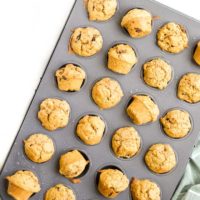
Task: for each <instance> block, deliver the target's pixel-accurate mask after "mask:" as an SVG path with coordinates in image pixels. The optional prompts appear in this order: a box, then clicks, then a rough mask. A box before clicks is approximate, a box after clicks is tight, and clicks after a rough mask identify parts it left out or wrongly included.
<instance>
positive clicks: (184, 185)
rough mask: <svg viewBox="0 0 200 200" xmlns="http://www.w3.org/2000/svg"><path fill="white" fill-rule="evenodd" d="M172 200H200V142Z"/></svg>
mask: <svg viewBox="0 0 200 200" xmlns="http://www.w3.org/2000/svg"><path fill="white" fill-rule="evenodd" d="M172 200H200V140H199V141H198V143H197V145H196V147H195V148H194V151H193V153H192V156H191V157H190V160H189V163H188V165H187V167H186V171H185V174H184V176H183V178H182V180H181V182H180V184H179V186H178V188H177V190H176V192H175V194H174V196H173V198H172Z"/></svg>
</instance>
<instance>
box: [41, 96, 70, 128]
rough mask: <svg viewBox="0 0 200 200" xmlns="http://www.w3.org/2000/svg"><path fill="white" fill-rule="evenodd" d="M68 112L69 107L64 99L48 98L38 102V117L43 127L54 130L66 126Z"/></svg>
mask: <svg viewBox="0 0 200 200" xmlns="http://www.w3.org/2000/svg"><path fill="white" fill-rule="evenodd" d="M69 114H70V107H69V104H68V103H67V102H66V101H64V100H59V99H50V98H49V99H45V100H44V101H43V102H42V103H41V104H40V110H39V112H38V119H39V120H40V121H41V123H42V126H43V127H44V128H46V129H47V130H49V131H54V130H56V129H58V128H63V127H65V126H67V124H68V121H69Z"/></svg>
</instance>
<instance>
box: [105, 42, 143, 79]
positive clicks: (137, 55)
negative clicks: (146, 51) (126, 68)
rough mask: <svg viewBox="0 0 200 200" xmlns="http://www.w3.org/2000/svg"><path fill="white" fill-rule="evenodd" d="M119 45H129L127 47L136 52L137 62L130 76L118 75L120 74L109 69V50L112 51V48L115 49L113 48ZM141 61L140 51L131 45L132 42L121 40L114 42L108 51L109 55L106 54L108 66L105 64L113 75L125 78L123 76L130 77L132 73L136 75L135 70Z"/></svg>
mask: <svg viewBox="0 0 200 200" xmlns="http://www.w3.org/2000/svg"><path fill="white" fill-rule="evenodd" d="M119 44H127V45H129V46H130V47H131V48H132V49H133V51H134V52H135V55H136V58H137V62H136V63H135V64H134V65H133V66H132V68H131V70H130V72H129V73H128V74H121V73H118V72H114V71H112V70H111V69H109V68H108V52H109V50H110V49H111V48H113V47H115V46H117V45H119ZM139 59H140V55H139V51H138V49H137V47H136V46H135V45H134V44H133V43H131V42H130V41H125V40H119V41H115V42H113V43H112V44H111V45H110V47H109V49H108V50H107V54H106V64H105V65H106V68H107V69H108V70H109V71H111V72H112V73H114V74H116V75H119V76H122V77H123V76H127V75H129V74H130V73H134V69H135V68H137V67H138V61H139Z"/></svg>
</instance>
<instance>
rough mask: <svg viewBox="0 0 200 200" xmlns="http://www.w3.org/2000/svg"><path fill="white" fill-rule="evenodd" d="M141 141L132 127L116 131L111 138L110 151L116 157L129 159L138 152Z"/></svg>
mask: <svg viewBox="0 0 200 200" xmlns="http://www.w3.org/2000/svg"><path fill="white" fill-rule="evenodd" d="M140 146H141V139H140V136H139V135H138V132H137V131H136V130H135V129H134V128H133V127H124V128H120V129H118V130H117V131H116V132H115V134H114V135H113V137H112V149H113V151H114V153H115V155H116V156H117V157H121V158H131V157H133V156H135V155H136V154H137V153H138V151H139V150H140Z"/></svg>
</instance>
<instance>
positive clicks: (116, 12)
mask: <svg viewBox="0 0 200 200" xmlns="http://www.w3.org/2000/svg"><path fill="white" fill-rule="evenodd" d="M84 1H86V2H84V6H85V13H86V17H87V18H88V20H89V13H88V11H87V1H88V0H84ZM119 8H120V1H119V0H117V8H116V10H115V14H114V15H113V16H112V17H111V18H109V19H107V20H105V21H99V20H89V21H90V22H91V23H99V24H102V25H103V24H105V23H109V21H111V20H113V19H114V18H115V16H116V15H117V14H118V11H119Z"/></svg>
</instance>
